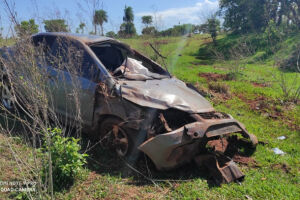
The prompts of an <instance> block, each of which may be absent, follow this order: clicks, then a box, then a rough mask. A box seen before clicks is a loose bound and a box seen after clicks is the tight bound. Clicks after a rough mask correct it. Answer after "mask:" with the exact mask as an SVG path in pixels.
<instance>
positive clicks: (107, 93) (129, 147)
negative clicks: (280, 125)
mask: <svg viewBox="0 0 300 200" xmlns="http://www.w3.org/2000/svg"><path fill="white" fill-rule="evenodd" d="M58 39H61V41H66V40H68V41H71V42H70V43H67V44H64V45H63V47H62V48H65V49H67V50H68V49H70V48H73V47H75V49H76V51H77V50H78V49H79V50H80V51H82V52H83V55H85V56H86V57H85V62H83V63H82V66H81V67H82V69H83V73H82V74H80V73H79V72H78V73H76V74H71V73H70V72H66V71H63V69H59V68H57V67H56V66H54V65H52V66H51V65H49V64H45V63H40V65H41V66H44V68H47V70H46V71H47V73H49V74H47V75H45V77H53V76H55V77H56V80H58V81H57V83H56V85H59V86H60V85H61V87H64V88H59V90H57V91H56V90H55V89H53V90H52V92H53V91H54V92H53V95H54V98H53V99H54V100H53V101H55V102H54V104H53V105H56V107H55V108H54V109H55V111H56V112H57V113H59V114H61V115H63V116H66V117H69V118H72V112H71V111H72V109H75V107H74V106H73V104H74V100H72V99H70V97H69V96H68V92H70V91H71V89H72V87H75V86H68V87H66V84H68V83H66V82H62V81H63V80H67V78H71V79H76V80H79V81H78V83H80V85H77V86H76V89H78V90H79V95H81V96H80V98H79V101H80V102H79V103H80V106H79V107H80V108H81V109H82V112H81V119H82V121H81V123H82V125H83V127H84V128H85V129H86V130H87V131H86V132H93V133H94V135H96V137H97V138H98V139H100V140H101V141H102V143H105V144H110V145H111V146H113V147H114V148H115V149H116V151H117V153H118V154H119V155H120V156H124V157H126V158H127V159H128V161H130V162H131V163H134V161H136V159H137V158H138V155H139V152H144V153H145V154H146V155H147V156H148V157H149V158H150V159H151V160H152V161H153V163H154V164H155V166H156V168H157V169H158V170H169V169H173V168H176V167H179V166H182V165H183V164H185V163H188V162H191V161H193V160H194V161H195V162H196V164H198V165H199V166H206V167H207V168H208V170H209V171H210V172H211V175H212V176H213V177H214V178H215V180H216V181H217V182H219V183H222V182H231V181H235V180H240V179H242V178H243V177H244V175H243V174H242V173H241V172H240V171H239V169H238V168H237V166H236V165H235V163H234V162H233V161H232V160H231V159H230V158H229V157H226V156H224V155H223V154H222V153H220V152H217V151H215V150H214V149H209V147H207V144H208V142H209V141H210V140H215V139H218V138H221V137H227V136H229V135H231V134H235V133H239V134H240V135H241V136H243V137H244V138H247V139H249V142H250V143H252V146H253V147H255V146H256V144H257V139H256V137H255V136H254V135H252V134H249V133H248V132H247V130H246V129H245V127H244V126H243V125H242V124H241V123H240V122H238V121H237V120H235V119H233V118H232V117H231V116H230V115H229V114H225V113H221V112H217V111H215V110H214V108H213V107H212V106H211V104H210V103H209V102H208V101H207V100H206V99H205V98H204V97H203V96H201V94H200V93H199V91H197V89H196V88H194V87H193V86H191V85H187V84H185V83H184V82H182V81H180V80H178V79H176V78H175V77H172V76H171V75H170V74H169V73H168V72H167V71H166V70H164V69H163V68H162V67H161V66H160V65H158V64H157V63H155V62H154V61H152V60H150V59H149V58H147V57H145V56H143V55H142V54H141V53H139V52H137V51H135V50H133V49H131V48H130V47H128V46H127V45H125V44H123V43H120V42H119V41H116V40H113V39H111V38H105V37H97V36H84V35H75V34H67V33H41V34H37V35H34V36H33V37H32V41H33V44H34V45H36V46H37V45H39V44H40V43H42V42H46V45H47V47H48V49H51V51H47V52H45V54H46V55H48V54H51V56H58V55H57V52H62V51H58V50H57V48H58V45H57V44H56V43H57V40H58ZM0 51H1V52H2V61H7V62H4V63H2V65H3V66H4V68H5V67H6V68H7V67H9V63H10V62H13V56H14V47H9V48H3V49H1V50H0ZM53 52H56V54H54V53H53ZM76 54H77V53H76ZM59 56H62V57H66V55H59ZM86 60H87V61H86ZM3 66H2V67H3ZM4 71H5V70H4ZM5 76H6V75H5V72H3V75H2V77H3V78H2V80H3V83H4V86H3V88H2V102H3V105H4V106H6V105H8V100H11V98H10V97H9V94H7V93H8V88H9V87H10V86H7V85H8V82H7V81H6V79H5ZM61 76H67V78H61ZM51 81H52V82H53V79H51ZM51 81H50V80H49V87H51V84H52V83H51ZM70 88H71V89H70ZM62 91H63V92H62ZM55 95H56V96H55ZM64 96H68V98H64ZM61 102H63V104H62V103H61ZM9 103H11V102H10V101H9ZM6 107H7V108H8V109H10V108H11V106H9V107H8V106H6ZM74 119H75V118H74ZM99 156H100V155H99Z"/></svg>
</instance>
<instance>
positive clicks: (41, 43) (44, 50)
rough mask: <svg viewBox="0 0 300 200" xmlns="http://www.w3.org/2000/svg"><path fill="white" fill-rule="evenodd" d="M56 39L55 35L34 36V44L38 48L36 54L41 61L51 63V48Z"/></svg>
mask: <svg viewBox="0 0 300 200" xmlns="http://www.w3.org/2000/svg"><path fill="white" fill-rule="evenodd" d="M54 41H55V36H46V35H38V36H34V37H33V38H32V42H33V45H34V46H35V49H36V54H37V56H38V57H39V61H40V62H46V63H48V64H49V62H50V60H51V49H52V45H53V43H54Z"/></svg>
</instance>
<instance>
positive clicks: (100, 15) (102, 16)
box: [93, 9, 107, 35]
mask: <svg viewBox="0 0 300 200" xmlns="http://www.w3.org/2000/svg"><path fill="white" fill-rule="evenodd" d="M104 22H107V14H106V11H105V10H102V9H101V10H95V14H94V19H93V24H94V25H95V34H97V29H96V25H100V28H101V35H103V23H104Z"/></svg>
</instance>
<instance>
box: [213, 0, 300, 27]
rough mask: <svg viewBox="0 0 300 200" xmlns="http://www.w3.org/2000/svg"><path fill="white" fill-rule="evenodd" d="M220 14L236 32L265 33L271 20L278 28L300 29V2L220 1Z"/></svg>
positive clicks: (264, 0) (225, 24) (227, 25)
mask: <svg viewBox="0 0 300 200" xmlns="http://www.w3.org/2000/svg"><path fill="white" fill-rule="evenodd" d="M219 14H220V15H223V16H224V26H225V28H228V29H229V30H232V31H235V32H253V31H256V32H258V31H264V30H265V29H266V27H267V26H268V24H269V22H270V21H271V20H272V21H273V22H275V24H276V26H277V27H278V26H281V25H285V26H286V27H296V28H297V29H299V27H300V1H299V0H251V1H249V0H220V10H219ZM288 29H290V28H288Z"/></svg>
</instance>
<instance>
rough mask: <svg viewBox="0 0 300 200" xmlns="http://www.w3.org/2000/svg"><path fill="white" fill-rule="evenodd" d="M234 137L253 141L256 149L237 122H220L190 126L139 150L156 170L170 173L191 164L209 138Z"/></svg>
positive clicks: (254, 138) (198, 123) (157, 138)
mask: <svg viewBox="0 0 300 200" xmlns="http://www.w3.org/2000/svg"><path fill="white" fill-rule="evenodd" d="M231 133H241V134H242V136H243V137H245V138H248V139H250V140H251V142H252V144H253V146H255V145H256V144H257V142H258V141H257V138H256V137H255V136H254V135H252V134H249V133H248V132H247V130H246V129H245V127H244V126H243V125H242V124H241V123H240V122H238V121H237V120H235V119H219V120H206V121H203V122H194V123H190V124H187V125H185V126H183V127H181V128H179V129H177V130H174V131H172V132H169V133H165V134H160V135H157V136H155V137H153V138H150V139H148V140H147V141H145V142H144V143H143V144H141V145H140V146H139V147H138V148H139V150H141V151H143V152H144V153H145V154H147V155H148V156H149V157H150V158H151V160H152V161H153V162H154V164H155V165H156V168H157V169H159V170H168V169H172V168H175V167H178V166H180V165H182V164H184V163H187V162H190V161H191V160H192V159H193V158H194V157H195V156H196V155H197V154H198V153H199V150H200V145H201V143H205V141H207V138H208V139H209V138H212V137H215V136H220V135H227V134H231ZM204 138H206V139H204ZM204 145H205V144H204Z"/></svg>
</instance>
